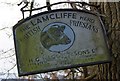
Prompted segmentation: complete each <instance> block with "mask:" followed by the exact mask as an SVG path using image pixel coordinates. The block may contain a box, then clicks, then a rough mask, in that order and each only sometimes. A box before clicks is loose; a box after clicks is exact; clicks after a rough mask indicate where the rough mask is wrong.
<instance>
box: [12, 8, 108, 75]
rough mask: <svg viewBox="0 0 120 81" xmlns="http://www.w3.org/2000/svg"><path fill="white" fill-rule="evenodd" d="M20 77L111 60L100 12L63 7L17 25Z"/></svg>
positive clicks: (16, 35) (15, 33)
mask: <svg viewBox="0 0 120 81" xmlns="http://www.w3.org/2000/svg"><path fill="white" fill-rule="evenodd" d="M13 33H14V41H15V49H16V56H17V64H18V71H19V76H22V75H28V74H36V73H42V72H49V71H55V70H60V69H67V68H74V67H80V66H86V65H93V64H99V63H106V62H109V61H110V56H109V52H108V49H107V44H106V40H105V37H104V31H103V28H102V25H101V22H100V20H99V18H98V16H97V15H95V14H93V13H90V12H85V11H82V10H72V9H59V10H52V11H49V12H43V13H39V14H37V15H34V16H32V17H29V18H27V19H25V20H24V21H22V22H19V23H18V24H16V25H15V26H14V28H13Z"/></svg>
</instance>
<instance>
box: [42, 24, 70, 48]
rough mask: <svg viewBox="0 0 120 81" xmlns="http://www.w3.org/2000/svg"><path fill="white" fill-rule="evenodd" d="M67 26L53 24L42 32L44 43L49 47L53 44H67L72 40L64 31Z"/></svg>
mask: <svg viewBox="0 0 120 81" xmlns="http://www.w3.org/2000/svg"><path fill="white" fill-rule="evenodd" d="M64 30H65V26H64V25H62V26H59V25H52V26H51V27H50V28H49V29H48V30H47V31H44V32H42V33H41V43H42V45H43V46H44V47H45V48H47V49H49V48H50V47H51V46H53V45H59V44H61V45H67V44H69V43H70V42H71V40H70V39H69V38H68V36H67V35H66V34H65V33H64Z"/></svg>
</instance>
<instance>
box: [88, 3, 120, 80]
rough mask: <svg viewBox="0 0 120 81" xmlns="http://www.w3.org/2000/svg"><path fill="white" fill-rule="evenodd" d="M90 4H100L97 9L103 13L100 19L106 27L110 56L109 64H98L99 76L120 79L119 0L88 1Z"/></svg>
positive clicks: (107, 78) (106, 78) (105, 78)
mask: <svg viewBox="0 0 120 81" xmlns="http://www.w3.org/2000/svg"><path fill="white" fill-rule="evenodd" d="M90 4H94V5H100V7H99V9H98V11H99V13H101V14H104V15H105V17H102V20H103V21H104V25H105V27H106V32H107V36H108V44H109V49H110V51H111V52H110V53H111V57H112V63H111V64H110V63H109V64H101V65H98V73H99V78H100V79H104V80H106V81H120V2H90ZM91 9H92V10H95V9H94V8H91ZM102 81H103V80H102Z"/></svg>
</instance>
